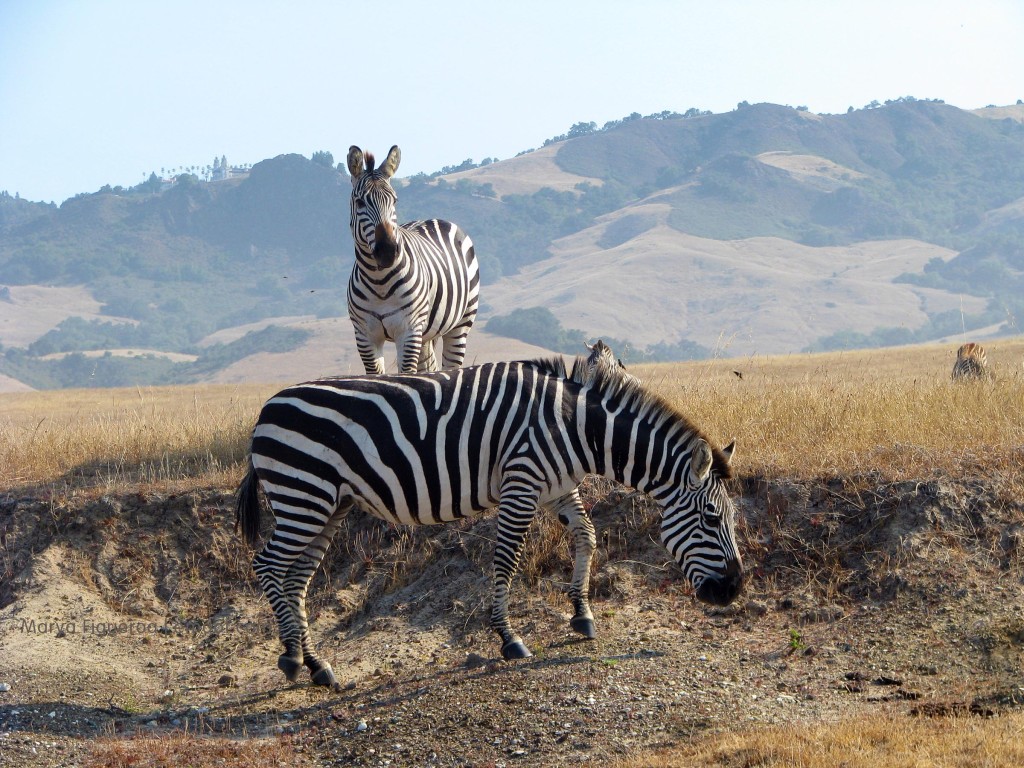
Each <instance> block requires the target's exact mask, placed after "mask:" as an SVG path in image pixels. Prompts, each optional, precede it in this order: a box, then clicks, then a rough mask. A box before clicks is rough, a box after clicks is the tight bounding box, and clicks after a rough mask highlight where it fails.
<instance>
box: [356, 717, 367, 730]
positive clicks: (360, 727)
mask: <svg viewBox="0 0 1024 768" xmlns="http://www.w3.org/2000/svg"><path fill="white" fill-rule="evenodd" d="M368 727H369V726H367V725H366V721H365V720H360V721H359V722H358V723H356V733H362V732H363V731H365V730H366V729H367V728H368Z"/></svg>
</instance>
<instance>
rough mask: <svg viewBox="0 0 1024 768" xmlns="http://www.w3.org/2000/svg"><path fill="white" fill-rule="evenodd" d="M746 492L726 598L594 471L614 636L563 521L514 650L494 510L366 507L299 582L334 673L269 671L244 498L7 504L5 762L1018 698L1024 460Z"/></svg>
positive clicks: (736, 723)
mask: <svg viewBox="0 0 1024 768" xmlns="http://www.w3.org/2000/svg"><path fill="white" fill-rule="evenodd" d="M738 486H739V487H738V488H737V490H738V492H739V499H740V517H741V520H740V533H741V536H742V539H743V551H744V553H745V556H746V566H747V568H748V571H749V574H750V579H749V582H748V585H747V588H746V593H745V595H744V596H743V598H742V599H741V600H740V601H739V602H738V603H737V604H736V605H735V606H730V607H729V608H725V609H711V608H707V607H704V606H702V605H700V604H698V603H696V602H695V601H694V600H693V598H692V595H691V594H690V592H689V590H688V589H687V588H686V587H685V585H684V584H683V583H682V582H681V581H680V579H679V578H678V574H677V572H676V570H675V569H674V567H672V566H669V565H668V564H667V562H666V561H667V555H666V554H665V553H664V551H663V550H662V549H661V548H660V546H659V545H657V544H656V543H655V541H656V515H655V514H654V513H653V511H652V510H651V508H650V505H649V503H648V502H647V501H646V500H645V499H644V498H643V497H642V496H639V495H637V494H632V493H626V492H624V491H622V490H620V489H612V488H608V487H607V486H606V485H596V484H589V485H587V487H586V491H587V494H586V495H587V500H588V504H592V505H593V506H592V513H593V516H594V518H595V522H596V524H597V527H598V531H599V541H600V548H599V553H598V557H597V558H596V563H595V572H594V580H593V596H594V612H595V616H596V617H597V621H598V632H599V638H598V639H597V640H596V641H583V640H580V639H578V638H577V637H576V636H574V635H573V634H572V633H571V632H570V631H569V628H568V618H569V604H568V601H567V600H566V598H565V596H564V591H565V586H566V582H567V581H568V579H569V574H570V571H571V556H570V551H569V545H568V542H567V541H566V540H565V538H564V536H563V535H562V533H561V531H560V529H559V527H558V525H557V523H555V522H553V521H547V520H545V521H544V523H543V525H541V526H539V527H538V529H537V530H536V531H535V534H534V535H533V536H532V538H531V542H530V544H529V545H528V549H527V553H526V555H525V560H524V564H523V575H522V577H521V578H520V579H518V580H517V582H516V584H515V587H514V592H513V598H512V607H513V622H514V624H515V625H516V627H517V628H518V629H520V631H521V632H522V634H523V637H524V639H525V640H526V642H527V644H528V645H530V647H531V648H532V650H533V651H534V654H535V656H534V658H532V659H528V660H525V661H522V662H516V663H506V662H502V661H500V660H499V659H500V656H499V653H498V642H497V640H496V638H495V637H494V636H493V635H492V633H491V632H490V631H489V630H488V629H487V627H486V617H487V614H488V606H489V601H490V597H489V584H490V578H489V561H490V556H491V551H492V545H491V540H492V539H493V532H494V525H493V521H490V520H482V521H479V522H477V523H475V524H472V525H470V524H463V525H451V526H446V527H440V528H434V529H423V530H408V529H395V528H390V527H388V526H385V525H383V524H381V523H379V522H377V521H375V520H372V519H367V518H364V517H362V516H358V515H357V516H353V517H352V518H351V519H350V521H349V522H348V523H347V525H346V526H345V528H344V529H343V530H342V531H340V532H339V535H338V538H337V539H336V540H335V546H334V547H333V548H332V551H331V553H330V555H329V562H328V564H327V565H328V567H327V568H325V569H322V571H321V572H320V573H319V574H318V575H317V577H316V579H315V581H314V584H313V587H312V589H311V593H310V599H309V604H310V613H311V618H312V630H313V634H314V638H315V639H316V641H317V642H318V643H319V645H320V647H321V649H322V650H323V651H324V653H325V656H326V657H327V659H328V660H329V661H330V662H331V663H332V665H333V666H334V670H335V672H336V673H337V675H338V677H339V680H340V681H341V685H342V688H343V690H341V691H339V692H330V691H326V690H324V689H319V688H312V687H310V686H309V685H307V684H306V683H305V681H303V682H302V683H301V684H300V685H297V686H287V685H285V681H284V679H283V676H282V675H281V674H280V673H279V672H278V671H277V669H276V668H275V662H276V658H277V654H278V653H279V649H278V645H277V641H276V634H275V630H274V627H273V624H272V620H271V615H270V610H269V607H268V606H267V604H266V602H265V600H263V598H262V596H260V595H259V594H258V590H257V589H256V588H255V586H254V583H253V581H252V579H251V576H250V574H249V558H250V557H251V553H250V552H249V551H248V550H247V549H246V548H245V547H244V546H243V545H242V544H241V542H240V541H239V539H238V537H236V535H235V534H234V532H233V530H232V529H233V516H234V513H233V505H232V501H233V500H232V497H231V495H230V494H229V493H227V492H223V491H218V490H210V491H207V492H200V493H193V494H187V495H182V496H176V497H164V496H159V495H145V496H143V495H138V494H125V495H122V496H118V497H116V498H115V497H104V498H99V499H97V498H87V497H84V496H83V497H82V498H78V499H76V498H72V499H70V500H68V499H61V500H48V499H46V498H41V497H40V496H39V495H38V494H29V493H27V492H26V493H25V494H24V495H23V496H17V495H9V496H7V497H0V684H6V685H9V686H10V690H7V691H4V692H0V765H7V764H9V765H20V764H28V763H29V762H31V764H33V765H40V766H49V765H62V764H71V763H81V762H86V763H88V761H90V760H95V761H97V764H105V763H103V759H104V754H106V753H105V752H104V750H111V749H115V748H116V745H118V744H121V743H124V742H122V741H121V740H122V739H125V738H128V737H130V736H132V735H133V734H148V735H152V734H162V735H171V734H181V733H187V734H192V735H213V736H216V735H233V736H239V735H245V736H247V737H249V738H260V739H266V740H267V743H268V744H275V745H281V744H282V743H283V744H284V745H285V746H286V747H287V750H288V752H287V753H288V754H290V755H293V756H296V760H297V761H298V760H299V759H300V756H301V762H302V763H303V764H310V763H312V764H317V763H318V762H320V761H323V762H328V761H337V762H340V763H341V764H352V765H388V764H390V765H438V766H440V765H467V766H468V765H500V764H508V765H513V764H514V765H531V766H532V765H538V766H541V765H566V764H577V763H590V764H607V763H608V761H609V760H612V759H614V758H616V757H619V756H625V755H627V754H630V753H632V752H635V751H637V750H642V749H646V748H652V747H656V746H663V745H667V744H671V743H675V742H678V741H680V740H682V739H688V738H692V737H693V736H694V735H695V734H699V733H701V732H704V731H707V730H709V729H734V728H740V727H746V726H751V725H756V724H760V723H774V722H788V721H793V720H800V719H833V718H839V717H843V716H846V715H852V714H857V713H861V712H864V711H880V710H881V711H886V712H891V714H892V716H894V717H905V716H909V715H911V714H943V713H949V712H964V713H970V712H974V713H976V714H987V713H991V712H996V711H999V710H1002V709H1006V708H1014V707H1018V706H1019V705H1020V703H1021V701H1022V700H1024V693H1022V690H1024V689H1022V686H1024V673H1022V671H1021V670H1022V669H1024V666H1022V662H1024V598H1022V577H1024V495H1022V494H1021V490H1022V489H1021V478H1019V477H1012V476H993V477H979V478H973V479H969V480H965V479H952V478H945V477H936V478H929V479H925V480H922V481H919V482H883V481H881V480H878V479H876V478H872V477H870V476H864V477H858V478H845V479H833V480H823V481H818V482H790V481H775V480H772V481H766V480H757V479H746V480H744V481H741V482H739V483H738ZM138 743H141V742H138ZM332 764H335V762H332Z"/></svg>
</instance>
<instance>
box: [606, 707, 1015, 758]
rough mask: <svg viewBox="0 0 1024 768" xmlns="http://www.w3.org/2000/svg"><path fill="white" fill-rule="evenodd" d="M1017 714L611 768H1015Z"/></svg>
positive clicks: (898, 725) (760, 735)
mask: <svg viewBox="0 0 1024 768" xmlns="http://www.w3.org/2000/svg"><path fill="white" fill-rule="evenodd" d="M1022 727H1024V714H1021V713H1019V712H1017V713H1012V714H1008V715H1005V716H1002V717H997V718H989V719H982V718H979V717H941V718H933V719H916V718H915V719H911V718H896V719H894V718H892V717H885V716H880V715H874V716H870V717H858V718H854V719H850V720H844V721H842V722H839V723H810V724H806V723H798V724H791V725H785V726H776V727H772V728H765V729H763V730H756V731H745V732H740V733H722V734H716V735H712V736H707V737H703V738H700V739H697V740H696V741H694V742H693V743H691V744H687V745H683V746H681V747H679V748H678V749H671V750H665V751H661V752H657V753H651V754H645V755H639V756H637V757H634V758H631V759H629V760H624V761H622V762H620V763H617V764H616V768H667V767H668V766H672V768H685V767H686V766H700V767H701V768H716V767H717V768H726V767H729V768H731V767H732V766H741V765H742V766H759V768H783V767H785V768H818V767H819V766H825V765H842V766H846V768H874V767H875V766H878V765H885V766H887V768H926V767H930V766H939V765H941V766H944V767H945V768H981V767H985V768H1004V767H1005V768H1016V766H1020V765H1024V743H1022V742H1021V740H1020V731H1021V728H1022Z"/></svg>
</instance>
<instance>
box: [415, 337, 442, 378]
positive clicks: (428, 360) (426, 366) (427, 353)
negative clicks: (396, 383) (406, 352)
mask: <svg viewBox="0 0 1024 768" xmlns="http://www.w3.org/2000/svg"><path fill="white" fill-rule="evenodd" d="M437 370H440V369H439V368H438V367H437V358H436V357H435V356H434V342H433V341H424V342H423V346H422V347H420V361H419V364H418V365H417V367H416V373H430V372H431V371H437Z"/></svg>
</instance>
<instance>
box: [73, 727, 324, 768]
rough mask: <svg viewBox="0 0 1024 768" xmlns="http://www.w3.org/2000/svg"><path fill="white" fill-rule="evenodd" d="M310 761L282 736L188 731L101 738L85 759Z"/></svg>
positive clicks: (96, 766)
mask: <svg viewBox="0 0 1024 768" xmlns="http://www.w3.org/2000/svg"><path fill="white" fill-rule="evenodd" d="M307 763H308V758H306V757H303V756H302V755H300V754H297V752H296V750H295V749H294V748H293V747H292V746H291V744H289V743H288V742H286V741H284V740H283V739H280V738H279V739H244V740H243V739H231V738H225V737H221V736H197V735H195V734H189V733H168V734H166V735H161V736H142V735H140V736H136V737H134V738H131V739H123V738H116V737H112V738H108V739H100V740H99V741H97V742H96V743H95V744H94V745H93V747H92V754H91V755H90V756H89V757H88V758H87V759H86V761H85V765H86V766H87V767H88V768H181V766H193V765H194V766H201V765H217V766H226V767H227V768H231V767H232V766H237V768H264V767H266V768H271V767H272V768H278V766H291V765H306V764H307Z"/></svg>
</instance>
